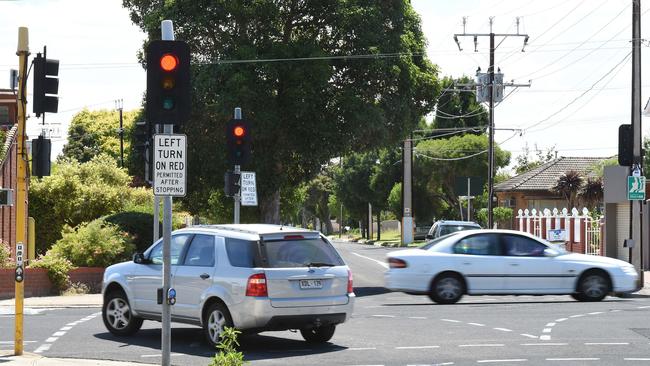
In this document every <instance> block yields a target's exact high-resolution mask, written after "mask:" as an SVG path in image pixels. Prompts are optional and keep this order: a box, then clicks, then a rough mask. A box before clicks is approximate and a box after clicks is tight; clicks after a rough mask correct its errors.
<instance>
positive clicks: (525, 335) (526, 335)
mask: <svg viewBox="0 0 650 366" xmlns="http://www.w3.org/2000/svg"><path fill="white" fill-rule="evenodd" d="M521 335H522V336H524V337H528V338H535V339H537V338H538V337H537V336H534V335H532V334H527V333H521Z"/></svg>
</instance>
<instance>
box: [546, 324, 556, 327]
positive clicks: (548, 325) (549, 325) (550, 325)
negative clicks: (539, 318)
mask: <svg viewBox="0 0 650 366" xmlns="http://www.w3.org/2000/svg"><path fill="white" fill-rule="evenodd" d="M546 326H547V327H553V326H555V323H548V324H546Z"/></svg>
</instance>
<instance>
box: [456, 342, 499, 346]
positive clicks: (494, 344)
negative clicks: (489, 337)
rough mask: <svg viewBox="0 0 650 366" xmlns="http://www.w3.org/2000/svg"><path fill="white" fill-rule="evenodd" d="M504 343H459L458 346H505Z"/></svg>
mask: <svg viewBox="0 0 650 366" xmlns="http://www.w3.org/2000/svg"><path fill="white" fill-rule="evenodd" d="M503 346H504V344H501V343H492V344H459V345H458V347H503Z"/></svg>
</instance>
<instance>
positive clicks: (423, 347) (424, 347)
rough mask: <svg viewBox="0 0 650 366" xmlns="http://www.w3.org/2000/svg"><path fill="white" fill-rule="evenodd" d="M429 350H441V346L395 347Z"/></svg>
mask: <svg viewBox="0 0 650 366" xmlns="http://www.w3.org/2000/svg"><path fill="white" fill-rule="evenodd" d="M427 348H440V346H406V347H395V349H427Z"/></svg>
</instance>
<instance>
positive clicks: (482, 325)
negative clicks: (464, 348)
mask: <svg viewBox="0 0 650 366" xmlns="http://www.w3.org/2000/svg"><path fill="white" fill-rule="evenodd" d="M467 324H470V325H476V326H477V327H484V326H485V324H481V323H467Z"/></svg>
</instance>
